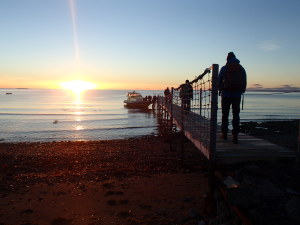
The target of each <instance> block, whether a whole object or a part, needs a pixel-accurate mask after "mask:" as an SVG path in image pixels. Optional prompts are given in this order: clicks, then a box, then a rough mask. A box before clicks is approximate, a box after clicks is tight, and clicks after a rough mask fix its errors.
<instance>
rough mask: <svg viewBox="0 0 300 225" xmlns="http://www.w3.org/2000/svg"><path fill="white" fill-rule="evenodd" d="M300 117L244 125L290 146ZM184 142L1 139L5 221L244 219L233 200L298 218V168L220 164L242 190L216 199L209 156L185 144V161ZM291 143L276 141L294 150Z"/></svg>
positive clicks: (0, 220) (246, 210)
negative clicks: (212, 192)
mask: <svg viewBox="0 0 300 225" xmlns="http://www.w3.org/2000/svg"><path fill="white" fill-rule="evenodd" d="M297 123H298V121H294V122H292V123H291V122H290V121H285V122H284V121H281V122H280V123H277V122H276V123H275V122H274V123H272V122H269V123H266V124H263V123H257V124H254V123H249V122H247V123H245V124H242V129H243V131H244V132H245V133H250V134H251V135H256V136H258V137H262V138H264V136H265V135H267V136H268V138H269V139H270V140H271V139H272V138H270V137H273V139H276V140H278V139H280V138H279V137H280V135H282V137H287V136H289V137H291V139H290V141H288V142H286V143H290V142H293V143H294V144H295V143H297V135H298V126H297V125H296V124H297ZM270 124H271V125H270ZM292 124H294V128H293V129H292V127H293V126H292ZM266 126H268V127H269V128H268V129H262V127H266ZM280 127H281V128H286V129H285V130H287V131H283V130H279V128H280ZM287 127H289V128H288V129H287ZM275 131H276V132H275ZM266 132H267V134H266ZM285 132H288V134H286V133H285ZM276 135H277V136H276ZM278 135H279V136H278ZM179 140H180V137H179V136H175V137H173V141H172V143H173V144H172V148H170V143H169V142H168V141H167V140H165V139H164V138H163V137H159V136H144V137H139V138H129V139H121V140H103V141H76V142H71V141H66V142H34V143H25V142H24V143H1V144H0V172H1V173H0V179H1V184H0V198H1V202H0V224H1V225H33V224H39V225H44V224H45V225H46V224H50V225H68V224H74V225H77V224H82V225H85V224H87V225H95V224H105V225H106V224H118V225H123V224H124V225H127V224H145V225H146V224H149V225H150V224H157V225H158V224H159V225H161V224H165V225H171V224H172V225H173V224H187V225H191V224H193V225H195V224H197V225H198V224H211V225H212V224H224V223H225V222H226V223H227V224H242V222H241V220H240V218H238V217H237V216H236V215H235V214H234V213H233V212H232V210H231V207H230V206H229V205H230V204H233V205H235V204H236V205H237V206H238V207H239V208H240V209H241V210H242V212H243V214H244V215H245V216H246V217H247V218H249V220H250V221H251V222H252V224H282V222H283V221H285V224H290V225H292V224H297V223H298V222H299V221H300V219H299V216H298V215H300V214H299V213H298V212H300V208H299V207H298V206H297V205H298V203H299V202H300V198H299V196H300V183H299V178H300V175H299V174H300V171H299V167H298V166H297V164H295V163H294V162H293V163H291V162H249V163H244V164H238V165H231V166H225V167H218V169H217V171H216V175H217V178H218V179H219V181H220V182H222V180H224V179H227V178H228V177H231V178H233V179H234V180H236V181H237V182H238V183H239V184H240V185H241V187H243V188H242V189H237V190H239V191H238V192H234V191H233V192H232V191H231V192H230V198H229V199H227V201H224V199H220V196H219V197H218V195H216V196H215V202H211V201H209V200H208V194H209V187H208V164H207V160H206V159H205V158H204V157H203V156H202V155H201V154H200V153H199V151H198V150H197V149H196V148H195V147H194V146H193V144H191V143H190V142H189V141H187V140H185V142H184V146H185V148H184V154H183V155H184V158H183V159H182V158H181V148H180V141H179ZM286 143H285V142H281V143H278V144H281V145H283V146H284V145H285V147H289V146H287V145H286ZM293 146H295V145H293ZM293 148H294V147H291V149H293ZM243 191H246V192H247V195H245V194H243V193H244V192H243ZM247 196H248V198H247ZM228 201H229V203H230V204H229V205H228ZM225 202H226V204H225ZM213 205H215V206H216V205H218V207H213ZM220 206H222V207H221V208H220ZM267 212H268V213H267ZM272 215H273V216H272ZM274 215H276V216H274ZM226 223H225V224H226Z"/></svg>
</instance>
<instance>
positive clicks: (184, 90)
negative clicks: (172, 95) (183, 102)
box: [180, 83, 193, 99]
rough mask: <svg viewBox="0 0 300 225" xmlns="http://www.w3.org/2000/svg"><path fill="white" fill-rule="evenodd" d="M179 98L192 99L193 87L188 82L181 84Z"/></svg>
mask: <svg viewBox="0 0 300 225" xmlns="http://www.w3.org/2000/svg"><path fill="white" fill-rule="evenodd" d="M180 98H182V99H193V87H192V85H190V84H189V83H185V84H182V85H181V88H180Z"/></svg>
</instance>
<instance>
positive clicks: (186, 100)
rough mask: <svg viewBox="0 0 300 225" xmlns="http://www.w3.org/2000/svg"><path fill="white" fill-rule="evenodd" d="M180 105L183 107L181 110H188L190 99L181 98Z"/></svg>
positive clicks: (189, 108)
mask: <svg viewBox="0 0 300 225" xmlns="http://www.w3.org/2000/svg"><path fill="white" fill-rule="evenodd" d="M181 107H182V108H183V110H186V111H190V110H191V99H182V103H181Z"/></svg>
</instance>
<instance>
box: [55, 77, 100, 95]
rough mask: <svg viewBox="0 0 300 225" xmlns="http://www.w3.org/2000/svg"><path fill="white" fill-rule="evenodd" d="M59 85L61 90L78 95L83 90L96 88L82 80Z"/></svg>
mask: <svg viewBox="0 0 300 225" xmlns="http://www.w3.org/2000/svg"><path fill="white" fill-rule="evenodd" d="M60 85H61V86H62V88H64V89H68V90H71V91H73V92H74V93H76V94H78V95H79V94H80V93H81V92H83V91H85V90H91V89H95V88H96V85H95V84H93V83H91V82H88V81H82V80H72V81H66V82H61V83H60Z"/></svg>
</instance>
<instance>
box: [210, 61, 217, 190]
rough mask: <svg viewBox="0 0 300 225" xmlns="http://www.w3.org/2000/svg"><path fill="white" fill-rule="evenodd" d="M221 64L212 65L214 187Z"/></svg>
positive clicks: (211, 159)
mask: <svg viewBox="0 0 300 225" xmlns="http://www.w3.org/2000/svg"><path fill="white" fill-rule="evenodd" d="M218 76H219V65H218V64H213V65H212V90H211V112H210V113H211V117H210V118H211V121H210V143H209V183H210V187H211V188H214V170H215V157H216V141H217V118H218V115H217V113H218V82H219V77H218Z"/></svg>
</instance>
